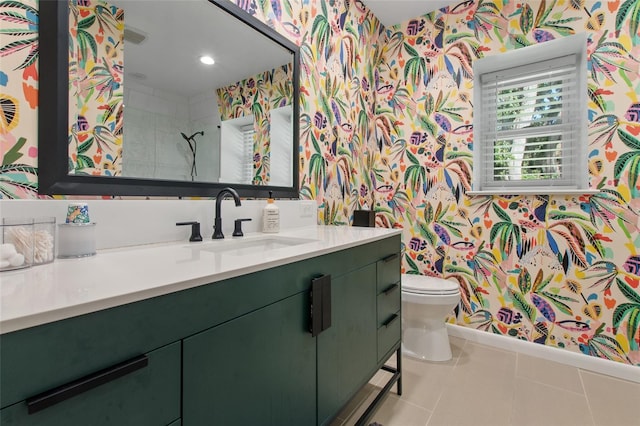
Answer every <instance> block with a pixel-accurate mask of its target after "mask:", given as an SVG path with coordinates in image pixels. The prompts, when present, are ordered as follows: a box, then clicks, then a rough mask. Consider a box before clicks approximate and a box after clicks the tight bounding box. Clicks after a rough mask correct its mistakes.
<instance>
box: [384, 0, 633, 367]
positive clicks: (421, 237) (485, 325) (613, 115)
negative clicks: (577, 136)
mask: <svg viewBox="0 0 640 426" xmlns="http://www.w3.org/2000/svg"><path fill="white" fill-rule="evenodd" d="M639 23H640V2H639V1H638V0H630V1H622V2H620V1H608V2H607V1H599V2H595V1H584V0H572V1H569V0H566V1H565V0H551V1H549V0H548V1H518V2H515V1H509V0H494V1H486V0H478V1H476V2H473V1H467V2H463V3H459V4H457V5H456V4H454V5H452V6H450V7H449V8H446V9H443V10H441V11H437V12H434V13H431V14H428V15H426V16H423V17H419V18H417V19H413V20H410V21H408V22H405V23H403V24H401V25H400V26H398V27H394V28H392V29H389V30H388V36H389V41H388V43H387V44H386V46H385V49H384V52H383V55H382V60H381V62H380V64H379V66H378V68H377V72H378V73H379V78H378V80H377V83H378V84H377V93H378V97H377V104H376V120H377V124H378V127H377V130H378V132H377V139H378V143H379V146H380V149H381V161H380V162H378V163H376V165H375V168H374V170H373V172H374V174H375V176H376V179H375V182H374V191H375V192H376V194H377V195H379V197H376V200H377V203H376V211H377V223H378V224H379V225H381V226H387V227H401V228H403V240H404V244H405V247H404V248H405V253H404V264H403V268H404V270H405V271H406V272H409V273H416V274H425V275H435V276H442V277H445V278H447V279H450V280H456V281H458V283H459V284H460V287H461V290H462V303H461V304H460V309H459V312H458V315H457V318H450V321H451V322H457V323H458V324H460V325H463V326H466V327H471V328H475V329H480V330H485V331H488V332H491V333H496V334H501V335H508V336H512V337H514V338H517V339H521V340H526V341H530V342H535V343H540V344H545V345H549V346H554V347H559V348H565V349H568V350H571V351H574V352H582V353H585V354H588V355H592V356H596V357H600V358H606V359H610V360H614V361H619V362H622V363H626V364H635V365H640V350H639V344H640V335H639V330H638V327H639V326H640V289H639V284H640V253H639V251H640V231H639V228H638V227H639V226H640V182H639V180H638V175H639V174H640V103H639V102H640V100H639V99H638V98H639V97H640V75H639V70H640V33H639V32H638V28H639ZM579 32H587V35H588V61H589V70H588V71H589V78H588V93H589V105H588V109H589V122H590V123H591V124H590V126H589V140H588V142H586V143H588V144H589V164H588V167H589V171H590V187H591V188H593V189H599V190H600V193H598V194H597V195H593V196H585V195H575V196H549V195H544V194H541V195H537V196H511V197H509V196H494V197H488V196H469V195H467V194H466V192H467V191H468V190H470V189H471V185H472V182H471V176H472V173H471V171H472V167H473V165H472V149H473V128H472V123H473V108H474V107H476V108H478V107H479V106H480V105H481V103H480V101H479V100H474V99H473V68H472V64H473V61H474V60H475V59H477V58H480V57H487V56H491V55H499V54H501V53H502V52H505V51H508V50H511V49H516V48H522V47H524V46H528V45H531V44H535V43H544V42H545V41H548V40H552V39H555V38H559V37H565V36H568V35H571V34H575V33H579ZM585 167H587V165H586V164H585Z"/></svg>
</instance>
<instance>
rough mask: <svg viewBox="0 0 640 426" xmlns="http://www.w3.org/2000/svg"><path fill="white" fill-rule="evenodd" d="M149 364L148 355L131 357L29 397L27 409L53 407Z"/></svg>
mask: <svg viewBox="0 0 640 426" xmlns="http://www.w3.org/2000/svg"><path fill="white" fill-rule="evenodd" d="M147 364H149V359H148V358H147V356H146V355H140V356H137V357H135V358H131V359H130V360H128V361H124V362H121V363H120V364H116V365H113V366H111V367H108V368H105V369H104V370H100V371H97V372H95V373H92V374H89V375H88V376H84V377H82V378H80V379H78V380H74V381H73V382H70V383H67V384H64V385H62V386H58V387H57V388H54V389H51V390H48V391H46V392H43V393H41V394H39V395H36V396H32V397H31V398H28V399H27V411H28V412H29V414H33V413H37V412H38V411H40V410H44V409H45V408H48V407H51V406H52V405H55V404H57V403H59V402H62V401H64V400H66V399H69V398H72V397H74V396H77V395H80V394H81V393H84V392H86V391H88V390H91V389H93V388H95V387H98V386H100V385H103V384H105V383H108V382H110V381H112V380H115V379H117V378H119V377H122V376H125V375H127V374H129V373H132V372H134V371H136V370H139V369H141V368H143V367H146V366H147Z"/></svg>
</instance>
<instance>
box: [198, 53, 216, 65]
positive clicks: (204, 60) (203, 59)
mask: <svg viewBox="0 0 640 426" xmlns="http://www.w3.org/2000/svg"><path fill="white" fill-rule="evenodd" d="M200 62H202V63H203V64H205V65H213V64H215V63H216V61H214V60H213V58H212V57H211V56H207V55H203V56H200Z"/></svg>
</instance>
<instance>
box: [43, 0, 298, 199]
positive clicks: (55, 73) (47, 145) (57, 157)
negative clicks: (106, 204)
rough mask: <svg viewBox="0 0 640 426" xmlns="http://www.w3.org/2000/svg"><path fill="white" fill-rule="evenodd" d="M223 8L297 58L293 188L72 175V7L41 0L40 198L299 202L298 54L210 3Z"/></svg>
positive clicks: (264, 29) (221, 2)
mask: <svg viewBox="0 0 640 426" xmlns="http://www.w3.org/2000/svg"><path fill="white" fill-rule="evenodd" d="M208 1H209V2H210V3H213V4H214V5H216V6H217V7H219V8H220V9H222V10H224V11H225V12H227V13H229V14H230V15H231V16H232V17H234V18H236V19H238V21H239V23H240V22H241V23H243V24H245V25H248V26H250V27H251V28H253V29H255V30H256V31H259V32H260V33H262V34H263V35H264V36H265V37H268V38H270V39H271V40H272V41H273V42H275V43H278V44H280V45H281V46H282V47H284V48H286V49H288V50H290V51H291V53H292V55H293V102H292V106H293V115H294V117H293V156H292V159H293V167H292V170H293V186H292V187H283V186H269V185H264V186H260V185H246V184H234V183H224V182H220V183H217V182H216V183H214V182H191V181H184V182H183V181H175V180H160V179H138V178H125V177H108V176H80V175H70V174H69V146H68V138H69V129H68V126H69V125H68V121H69V117H68V116H69V112H68V111H69V57H68V51H69V47H68V46H69V30H68V28H69V3H68V0H41V1H40V6H39V64H40V65H39V66H40V81H39V89H38V98H39V99H38V167H39V168H38V193H39V194H43V195H107V196H162V197H210V196H215V195H216V194H217V193H218V191H219V190H220V189H222V188H224V187H227V186H232V187H233V188H234V189H236V191H237V192H238V194H239V195H240V196H242V197H255V198H267V196H268V195H269V191H272V192H273V195H274V196H275V197H278V198H298V197H299V191H298V189H299V179H300V178H299V157H300V154H299V134H300V133H299V132H300V115H299V114H300V112H299V111H300V109H299V108H300V106H299V102H300V49H299V47H298V46H297V45H296V44H295V43H293V42H291V41H290V40H288V39H287V38H285V37H284V36H282V35H281V34H279V33H277V32H276V31H275V30H273V29H272V28H270V27H269V26H267V25H266V24H264V23H263V22H261V21H259V20H258V19H256V18H255V17H253V16H251V15H249V14H248V13H246V12H245V11H244V10H242V9H241V8H239V7H238V6H236V5H235V4H233V3H231V2H230V1H228V0H208Z"/></svg>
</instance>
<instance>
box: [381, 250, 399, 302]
mask: <svg viewBox="0 0 640 426" xmlns="http://www.w3.org/2000/svg"><path fill="white" fill-rule="evenodd" d="M377 267H378V293H380V292H382V291H384V290H385V289H387V288H388V287H389V286H390V285H393V284H396V283H399V282H400V253H397V252H396V253H389V254H388V255H386V256H384V257H383V258H382V259H380V260H379V261H378V262H377Z"/></svg>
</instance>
